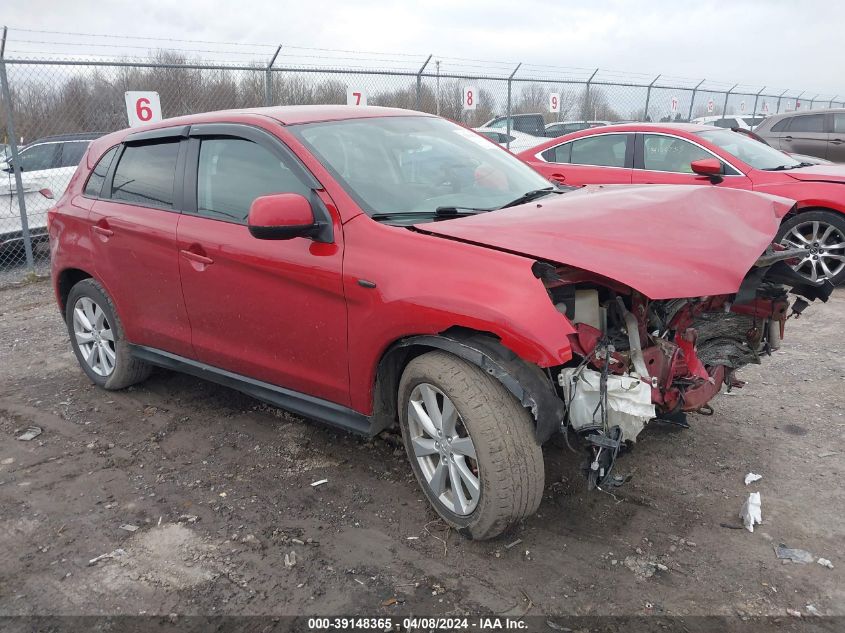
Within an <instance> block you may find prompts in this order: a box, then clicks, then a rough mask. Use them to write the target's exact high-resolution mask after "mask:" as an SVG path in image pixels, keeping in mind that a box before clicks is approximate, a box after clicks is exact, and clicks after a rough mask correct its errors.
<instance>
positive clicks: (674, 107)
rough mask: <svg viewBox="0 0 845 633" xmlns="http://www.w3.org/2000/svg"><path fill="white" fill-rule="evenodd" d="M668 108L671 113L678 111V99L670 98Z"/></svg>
mask: <svg viewBox="0 0 845 633" xmlns="http://www.w3.org/2000/svg"><path fill="white" fill-rule="evenodd" d="M669 107H670V108H671V109H672V112H677V111H678V97H672V99H671V100H670V101H669Z"/></svg>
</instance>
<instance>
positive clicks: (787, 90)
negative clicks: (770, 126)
mask: <svg viewBox="0 0 845 633" xmlns="http://www.w3.org/2000/svg"><path fill="white" fill-rule="evenodd" d="M787 92H789V89H788V88H787V89H786V90H784V91H783V92H781V93H780V94H779V95H778V107H777V110H776V111H775V114H780V100H781V98H782V97H783V95H785V94H786V93H787Z"/></svg>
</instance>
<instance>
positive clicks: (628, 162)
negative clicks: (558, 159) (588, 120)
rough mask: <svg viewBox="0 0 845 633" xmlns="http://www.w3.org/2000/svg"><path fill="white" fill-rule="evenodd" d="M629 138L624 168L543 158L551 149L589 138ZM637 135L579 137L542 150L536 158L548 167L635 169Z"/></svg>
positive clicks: (615, 133) (628, 133)
mask: <svg viewBox="0 0 845 633" xmlns="http://www.w3.org/2000/svg"><path fill="white" fill-rule="evenodd" d="M587 129H590V130H592V129H595V128H587ZM620 135H621V136H628V137H629V138H628V144H627V145H626V146H625V165H623V166H622V167H618V166H616V165H585V164H583V163H555V162H552V161H549V160H546V159H545V158H544V157H543V153H544V152H548V151H549V150H550V149H557V148H558V147H560V146H561V145H566V144H567V143H574V142H575V141H580V140H582V139H588V138H596V137H597V136H620ZM635 136H636V133H634V132H600V133H598V134H585V135H584V136H579V137H578V138H573V139H569V140H568V141H564V142H563V143H558V144H557V145H550V146H549V147H546V148H544V149H542V150H541V151H539V152H537V153H536V154H534V158H535V159H536V160H538V161H540V162H542V163H546V164H547V165H569V166H570V167H597V168H599V169H633V166H634V143H635V142H636V139H635V138H630V137H635ZM569 156H570V158H571V157H572V152H571V151H570V154H569Z"/></svg>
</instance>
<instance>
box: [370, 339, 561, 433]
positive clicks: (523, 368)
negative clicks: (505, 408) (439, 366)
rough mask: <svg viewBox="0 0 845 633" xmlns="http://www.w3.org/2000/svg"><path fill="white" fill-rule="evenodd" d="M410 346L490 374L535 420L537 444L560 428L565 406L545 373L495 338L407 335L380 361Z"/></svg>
mask: <svg viewBox="0 0 845 633" xmlns="http://www.w3.org/2000/svg"><path fill="white" fill-rule="evenodd" d="M410 347H418V348H428V349H440V350H443V351H446V352H449V353H450V354H454V355H455V356H457V357H458V358H462V359H463V360H465V361H467V362H469V363H472V364H473V365H476V366H477V367H479V368H480V369H482V370H483V371H484V372H485V373H487V374H489V375H490V376H493V377H494V378H495V379H496V380H498V381H499V382H500V383H502V385H503V386H504V387H505V389H507V390H508V391H509V392H510V393H511V394H512V395H513V396H514V397H515V398H516V399H517V400H518V401H519V402H520V404H522V406H524V407H525V408H526V409H528V411H529V412H530V413H531V416H532V417H533V418H534V420H535V422H536V424H535V436H536V439H537V442H538V443H539V444H542V443H544V442H546V441H547V440H548V439H549V438H551V437H552V435H554V433H555V432H556V431H558V430H559V429H560V425H561V422H562V420H563V419H564V417H565V414H566V407H565V406H564V403H563V400H561V399H560V398H559V397H558V395H557V392H556V391H555V388H554V385H553V383H552V381H551V379H550V378H549V376H547V375H546V374H545V373H543V370H542V369H541V368H540V367H538V366H536V365H532V364H530V363H527V362H526V361H524V360H522V359H521V358H520V357H519V356H517V355H516V354H515V353H514V352H512V351H511V350H509V349H508V348H507V347H505V346H504V345H502V344H501V343H500V342H499V341H498V340H496V339H495V338H493V337H491V336H487V335H484V334H480V333H475V332H472V333H468V334H467V335H462V334H461V333H457V334H456V333H452V332H450V333H449V334H448V335H445V334H443V335H419V336H411V337H408V338H404V339H400V340H399V341H396V342H395V343H394V344H393V345H391V346H390V347H389V348H388V349H387V351H386V352H385V354H384V356H383V357H382V362H384V360H385V359H388V358H390V357H391V356H392V355H394V353H395V352H396V351H397V350H401V349H405V348H410ZM380 365H381V363H380ZM379 375H381V371H379ZM383 395H386V394H383ZM394 399H395V396H394ZM377 400H378V398H377ZM376 408H378V406H377V407H376ZM394 411H395V408H394ZM378 426H379V427H380V428H378V430H382V429H383V428H386V427H385V426H384V425H378ZM376 432H377V431H376Z"/></svg>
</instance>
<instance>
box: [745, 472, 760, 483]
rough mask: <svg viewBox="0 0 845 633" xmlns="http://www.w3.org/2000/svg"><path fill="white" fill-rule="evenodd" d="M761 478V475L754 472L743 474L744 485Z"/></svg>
mask: <svg viewBox="0 0 845 633" xmlns="http://www.w3.org/2000/svg"><path fill="white" fill-rule="evenodd" d="M762 478H763V475H758V474H756V473H748V474H747V475H746V476H745V485H746V486H747V485H748V484H753V483H754V482H755V481H760V480H761V479H762Z"/></svg>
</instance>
